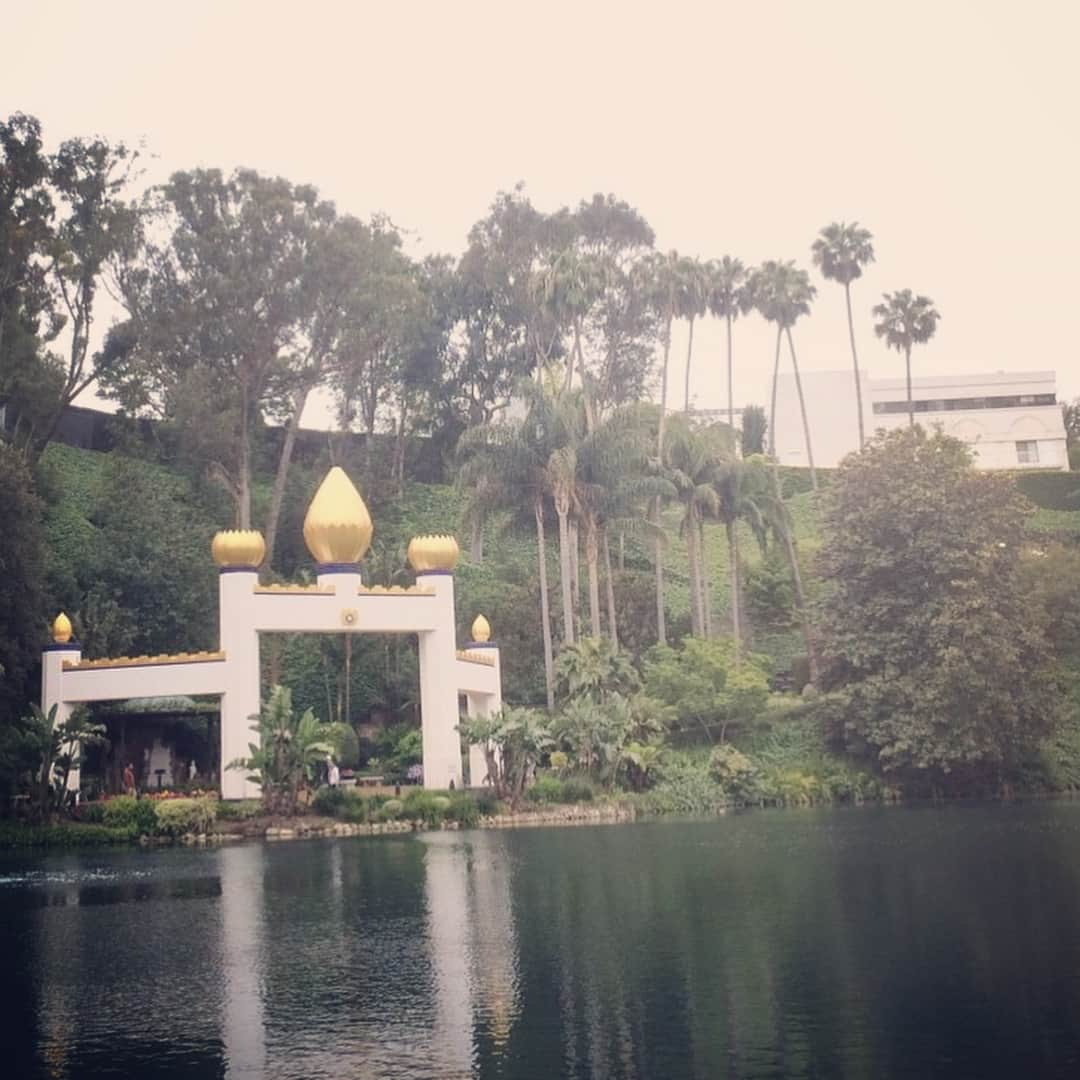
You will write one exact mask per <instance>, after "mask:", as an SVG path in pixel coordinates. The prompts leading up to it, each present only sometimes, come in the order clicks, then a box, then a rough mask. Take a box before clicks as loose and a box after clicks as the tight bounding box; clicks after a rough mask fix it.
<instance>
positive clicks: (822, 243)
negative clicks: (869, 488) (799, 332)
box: [811, 221, 874, 450]
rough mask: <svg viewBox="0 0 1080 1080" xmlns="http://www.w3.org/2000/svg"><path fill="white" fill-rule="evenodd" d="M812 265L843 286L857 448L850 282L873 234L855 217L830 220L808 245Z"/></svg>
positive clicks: (858, 398)
mask: <svg viewBox="0 0 1080 1080" xmlns="http://www.w3.org/2000/svg"><path fill="white" fill-rule="evenodd" d="M811 251H812V252H813V256H814V265H815V266H817V267H819V268H820V269H821V273H822V275H823V276H824V277H825V279H826V280H827V281H837V282H839V283H840V284H841V285H843V286H844V300H845V302H846V304H847V321H848V337H849V338H850V340H851V363H852V365H853V368H854V371H855V406H856V408H857V410H858V416H859V449H860V450H861V449H862V447H863V443H865V442H866V433H865V431H864V429H863V402H862V385H861V380H860V376H859V354H858V352H857V351H856V349H855V322H854V320H853V319H852V317H851V283H852V282H853V281H856V280H858V279H859V278H860V277H862V272H863V267H864V266H867V265H869V264H870V263H872V262H873V261H874V237H873V235H872V234H871V233H870V231H869V230H868V229H864V228H862V227H861V226H860V225H859V223H858V222H857V221H853V222H851V223H850V224H847V223H845V222H842V221H841V222H836V221H834V222H833V223H832V224H830V225H826V226H825V228H823V229H822V230H821V234H820V235H819V236H818V238H817V239H816V240H815V241H814V243H813V246H812V248H811Z"/></svg>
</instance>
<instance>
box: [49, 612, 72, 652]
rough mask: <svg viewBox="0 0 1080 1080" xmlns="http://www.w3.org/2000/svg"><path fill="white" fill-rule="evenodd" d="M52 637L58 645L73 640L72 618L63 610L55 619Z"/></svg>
mask: <svg viewBox="0 0 1080 1080" xmlns="http://www.w3.org/2000/svg"><path fill="white" fill-rule="evenodd" d="M52 639H53V641H55V642H56V644H57V645H66V644H67V643H68V642H69V641H70V640H71V620H70V619H69V618H68V617H67V616H66V615H65V614H64V613H63V612H62V611H61V612H60V614H59V615H57V616H56V618H55V619H54V620H53V624H52Z"/></svg>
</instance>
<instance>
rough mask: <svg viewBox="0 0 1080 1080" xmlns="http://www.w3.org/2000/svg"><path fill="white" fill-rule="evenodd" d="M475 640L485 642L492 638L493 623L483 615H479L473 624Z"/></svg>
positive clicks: (473, 637)
mask: <svg viewBox="0 0 1080 1080" xmlns="http://www.w3.org/2000/svg"><path fill="white" fill-rule="evenodd" d="M472 639H473V641H479V642H485V641H490V640H491V623H489V622H488V621H487V619H485V618H484V616H483V615H477V616H476V618H475V619H473V624H472Z"/></svg>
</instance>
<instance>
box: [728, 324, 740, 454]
mask: <svg viewBox="0 0 1080 1080" xmlns="http://www.w3.org/2000/svg"><path fill="white" fill-rule="evenodd" d="M727 418H728V427H729V428H731V431H732V435H733V436H734V432H735V355H734V353H733V351H732V345H731V312H728V316H727ZM736 452H738V443H736Z"/></svg>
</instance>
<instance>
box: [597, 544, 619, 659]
mask: <svg viewBox="0 0 1080 1080" xmlns="http://www.w3.org/2000/svg"><path fill="white" fill-rule="evenodd" d="M600 543H601V545H602V547H603V551H604V587H605V591H606V592H607V621H608V634H609V636H610V637H611V644H612V645H614V646H615V648H616V649H617V648H618V647H619V625H618V620H617V619H616V617H615V580H614V578H613V577H612V573H611V545H610V544H609V543H608V532H607V529H606V528H604V529H602V530H601V532H600Z"/></svg>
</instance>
